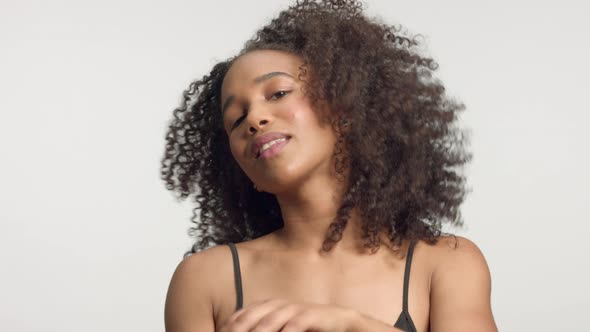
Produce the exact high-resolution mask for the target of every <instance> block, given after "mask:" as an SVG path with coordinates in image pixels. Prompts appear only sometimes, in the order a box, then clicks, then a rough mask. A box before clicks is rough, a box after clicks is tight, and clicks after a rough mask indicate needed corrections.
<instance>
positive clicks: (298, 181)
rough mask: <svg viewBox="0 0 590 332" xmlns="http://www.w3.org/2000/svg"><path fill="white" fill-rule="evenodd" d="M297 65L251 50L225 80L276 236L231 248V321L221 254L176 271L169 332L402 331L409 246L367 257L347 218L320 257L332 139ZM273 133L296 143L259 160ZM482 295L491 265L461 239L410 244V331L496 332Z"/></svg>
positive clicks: (354, 218)
mask: <svg viewBox="0 0 590 332" xmlns="http://www.w3.org/2000/svg"><path fill="white" fill-rule="evenodd" d="M301 64H302V59H301V58H299V57H298V56H296V55H293V54H290V53H287V52H283V51H274V50H258V51H253V52H250V53H247V54H245V55H243V56H241V57H240V58H239V59H237V60H236V62H235V63H234V64H233V65H232V67H231V68H230V70H229V72H228V73H227V75H226V77H225V79H224V82H223V86H222V96H221V100H222V103H223V104H222V105H223V106H222V107H223V108H224V109H225V112H224V113H223V119H224V121H223V123H224V128H225V131H226V133H227V135H228V137H229V142H230V147H231V151H232V154H233V156H234V158H235V159H236V161H237V162H238V163H239V165H240V166H241V168H242V169H243V170H244V172H245V173H246V174H247V175H248V177H249V178H250V179H251V180H252V181H253V182H254V183H255V184H256V185H257V187H258V188H259V190H264V191H266V192H269V193H273V194H275V195H276V197H277V200H278V202H279V204H280V206H281V213H282V216H283V220H284V227H283V228H281V229H280V230H278V231H275V232H273V233H270V234H267V235H265V236H262V237H260V238H257V239H254V240H251V241H245V242H242V243H238V244H236V246H237V248H238V252H239V255H240V256H239V257H240V267H241V272H242V283H243V284H242V286H243V291H244V306H243V308H242V309H241V310H239V311H235V306H236V293H235V285H234V278H233V277H234V275H233V265H232V257H231V252H230V250H229V247H228V246H225V245H221V246H215V247H212V248H209V249H206V250H203V251H201V252H199V253H196V254H193V255H191V256H190V257H188V258H186V259H185V260H183V261H182V262H180V264H179V265H178V267H177V268H176V271H175V272H174V275H173V277H172V280H171V282H170V286H169V289H168V296H167V299H166V308H165V323H166V331H168V332H188V331H203V332H213V331H218V332H219V331H221V332H241V331H248V332H250V331H255V332H262V331H264V332H278V331H282V332H285V331H287V332H295V331H297V332H299V331H301V332H303V331H321V332H345V331H346V332H348V331H351V332H352V331H400V330H399V329H397V328H394V327H393V324H394V323H395V321H396V320H397V317H398V315H399V314H400V312H401V310H402V290H403V287H402V286H403V272H404V266H405V256H404V254H405V253H406V252H407V248H408V243H407V241H404V243H403V244H402V246H401V248H400V249H401V250H400V251H399V252H400V254H396V253H394V252H392V251H391V250H389V246H390V245H391V244H390V243H389V242H388V240H387V237H386V236H385V235H384V234H382V236H381V239H382V243H383V246H382V247H381V248H380V250H379V251H377V252H376V253H374V254H371V253H370V252H369V251H367V250H366V249H364V248H363V246H362V240H361V237H360V234H361V232H360V226H359V225H360V223H359V213H358V211H357V210H352V214H351V219H350V221H349V223H348V225H347V227H346V229H345V230H344V232H343V235H342V239H341V240H340V242H338V244H337V245H336V246H335V247H334V248H333V249H332V250H331V251H330V252H329V253H327V254H326V253H321V252H320V251H319V248H321V245H322V242H323V240H324V235H325V232H326V229H327V227H328V225H329V224H330V223H331V222H332V221H333V218H334V216H335V215H336V212H337V209H338V205H339V204H338V202H339V199H340V197H341V194H342V192H343V187H342V183H341V182H339V181H338V180H337V179H336V176H335V173H334V170H333V166H332V165H333V159H332V152H333V147H334V143H335V137H336V136H335V133H334V132H333V130H332V128H331V127H330V126H329V125H323V124H322V123H320V121H319V119H318V116H317V115H316V113H315V112H314V110H313V109H312V107H311V105H310V103H309V100H308V99H307V98H306V97H305V96H304V95H303V93H302V91H301V88H302V87H303V82H302V81H300V80H298V78H297V77H298V73H299V65H301ZM228 101H229V102H228ZM271 131H279V132H284V133H287V134H288V135H290V136H292V138H291V140H290V141H289V143H288V144H287V145H286V146H285V147H284V149H283V150H282V151H281V153H280V154H278V155H276V156H275V157H273V158H270V159H263V160H260V159H255V158H254V156H253V155H252V153H251V152H250V144H251V143H252V140H253V139H254V138H255V137H257V136H258V135H260V134H263V133H267V132H271ZM490 293H491V279H490V272H489V269H488V266H487V263H486V261H485V258H484V256H483V255H482V253H481V251H480V250H479V248H478V247H477V246H476V245H475V244H474V243H473V242H472V241H470V240H469V239H466V238H464V237H441V238H440V239H439V241H438V243H437V244H435V245H428V244H427V243H425V242H423V241H419V242H418V243H417V244H416V247H415V250H414V257H413V260H412V270H411V278H410V286H409V311H410V314H411V316H412V319H413V320H414V323H415V325H416V328H417V329H418V331H420V332H422V331H433V332H446V331H453V332H455V331H481V332H488V331H489V332H492V331H497V328H496V325H495V322H494V318H493V315H492V311H491V306H490Z"/></svg>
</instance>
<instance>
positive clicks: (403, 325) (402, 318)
mask: <svg viewBox="0 0 590 332" xmlns="http://www.w3.org/2000/svg"><path fill="white" fill-rule="evenodd" d="M227 245H228V246H229V248H230V249H231V253H232V257H233V262H234V280H235V282H236V294H237V301H236V311H237V310H240V309H241V308H242V305H243V303H242V301H243V295H242V275H241V273H240V259H239V258H238V250H237V249H236V245H235V244H234V243H231V242H230V243H228V244H227ZM415 245H416V242H415V241H412V242H410V247H409V248H408V255H407V256H406V270H405V271H404V297H403V308H402V312H401V313H400V314H399V317H398V318H397V321H396V322H395V324H394V325H393V326H394V327H397V328H398V329H402V330H404V331H406V332H416V327H415V326H414V321H412V317H411V316H410V312H409V311H408V286H409V284H410V268H411V266H412V255H413V254H414V246H415Z"/></svg>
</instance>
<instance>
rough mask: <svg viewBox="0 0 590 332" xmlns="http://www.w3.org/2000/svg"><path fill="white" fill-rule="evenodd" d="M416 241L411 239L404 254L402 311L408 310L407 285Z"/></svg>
mask: <svg viewBox="0 0 590 332" xmlns="http://www.w3.org/2000/svg"><path fill="white" fill-rule="evenodd" d="M415 245H416V241H415V240H412V241H411V242H410V246H409V248H408V254H407V256H406V270H405V272H404V302H403V311H405V312H408V287H409V285H410V269H411V267H412V256H413V255H414V246H415Z"/></svg>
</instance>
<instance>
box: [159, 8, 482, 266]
mask: <svg viewBox="0 0 590 332" xmlns="http://www.w3.org/2000/svg"><path fill="white" fill-rule="evenodd" d="M362 9H363V5H362V4H361V3H359V2H357V1H354V0H332V1H327V0H326V1H307V0H305V1H297V2H296V3H295V4H293V5H292V6H290V7H289V8H288V9H287V10H283V11H281V12H280V13H279V15H278V17H276V18H274V19H273V20H272V21H271V22H270V23H269V24H267V25H266V26H264V27H262V28H261V29H259V30H258V31H257V32H256V34H255V36H254V37H253V38H252V39H250V40H248V41H247V42H246V43H245V45H244V47H243V49H242V50H241V51H240V52H239V54H237V55H235V56H234V57H231V58H229V59H227V60H226V61H222V62H219V63H217V64H216V65H215V66H213V68H212V70H211V71H210V73H209V74H207V75H205V76H203V77H202V78H201V79H200V80H196V81H193V82H192V83H191V84H190V86H189V87H188V89H187V90H185V91H184V93H183V100H182V102H181V105H180V106H179V107H178V108H176V109H175V110H174V111H173V119H172V120H171V121H170V122H169V127H168V132H167V134H166V146H165V153H164V156H163V158H162V160H161V178H162V180H164V182H165V184H166V188H167V189H169V190H171V191H174V192H176V193H177V199H185V198H187V197H188V196H189V195H194V201H195V202H196V203H197V204H196V207H195V208H194V209H193V217H192V218H191V222H192V223H194V224H195V226H193V227H191V228H190V229H189V234H190V235H191V236H194V237H195V238H196V241H195V243H194V245H193V246H192V249H191V250H190V251H188V252H186V254H185V255H189V254H190V253H195V252H198V251H200V250H203V249H205V248H207V247H209V246H211V244H212V243H213V244H226V243H228V242H241V241H245V240H250V239H254V238H257V237H260V236H263V235H265V234H268V233H271V232H273V231H275V230H277V229H279V228H281V227H282V226H283V220H282V216H281V213H280V206H279V204H278V201H277V199H276V197H275V196H274V195H273V194H271V193H266V192H258V191H256V190H254V189H253V183H252V181H251V180H250V179H249V178H248V177H247V176H246V174H245V173H244V172H243V171H242V169H241V168H240V167H239V165H238V164H237V162H236V160H235V159H234V158H233V156H232V154H231V151H230V148H229V140H228V137H227V135H226V133H225V131H224V129H223V124H222V117H221V111H220V110H221V106H220V103H221V101H220V97H221V85H222V82H223V79H224V76H225V74H226V73H227V71H228V69H229V68H230V66H231V65H232V63H233V62H234V61H235V60H236V59H237V58H238V57H240V56H241V55H244V54H246V53H248V52H251V51H253V50H262V49H267V50H280V51H286V52H290V53H292V54H295V55H298V56H299V57H301V58H302V59H303V65H302V66H301V67H300V69H301V70H302V72H301V74H300V79H302V80H303V81H304V82H305V84H304V85H305V86H304V91H305V93H306V95H307V96H308V97H309V100H310V102H311V103H312V105H313V106H314V111H315V112H318V113H319V112H322V111H321V110H323V109H324V108H320V107H316V106H317V105H319V104H320V103H327V105H329V107H328V109H329V114H318V115H321V116H322V119H329V120H330V121H331V124H332V127H333V129H334V130H335V133H336V134H337V143H336V146H335V149H334V151H335V152H334V160H335V168H336V170H337V172H338V173H339V174H340V175H342V174H343V172H344V170H345V169H347V170H348V171H349V173H348V174H347V175H348V176H347V177H346V181H347V183H346V191H345V193H344V194H343V198H342V201H341V203H340V206H339V208H338V212H337V215H336V217H335V219H334V221H333V222H332V223H331V224H330V227H329V228H328V230H327V233H326V236H325V239H324V243H323V246H322V250H325V251H329V250H330V249H331V247H332V246H333V245H334V244H335V243H336V242H338V241H339V240H340V238H341V236H342V232H343V230H344V228H345V227H346V224H347V222H348V220H349V219H350V211H351V209H353V208H354V207H358V208H359V211H360V212H361V216H362V218H361V219H362V220H361V226H362V239H363V243H364V245H365V247H367V248H370V249H371V250H372V251H373V252H374V251H375V250H378V249H379V246H380V241H379V238H378V234H380V233H382V232H383V231H386V232H387V234H388V237H389V239H390V240H391V242H392V243H393V244H395V245H399V244H401V241H402V240H404V239H422V240H425V241H426V242H428V243H431V244H432V243H435V242H436V238H437V237H438V236H440V235H441V234H442V230H441V229H442V224H443V222H444V223H449V224H452V225H454V226H462V225H463V220H462V216H461V213H460V210H459V206H460V204H461V203H462V202H463V200H464V198H465V195H466V193H467V192H468V190H467V189H466V185H465V176H464V175H463V172H462V170H463V166H464V165H465V164H466V163H468V162H469V161H470V160H471V157H472V156H471V153H470V152H469V151H468V150H467V146H468V143H469V140H468V135H466V134H467V131H466V130H464V129H461V128H460V127H459V126H458V125H457V118H458V114H459V113H460V112H461V111H463V110H464V109H465V106H464V104H462V103H461V102H458V101H456V100H455V99H453V98H450V97H447V96H446V94H445V88H444V86H443V84H442V83H441V81H440V80H439V79H437V78H434V76H433V72H434V71H436V70H437V68H438V65H437V63H436V62H435V61H434V60H433V59H432V58H430V57H428V56H425V55H422V54H421V53H422V52H420V50H419V46H420V42H419V39H418V38H417V36H416V35H412V34H409V33H407V32H403V31H402V30H406V29H402V27H401V26H398V27H395V26H393V25H387V24H384V23H382V22H381V21H380V19H378V18H368V17H367V16H366V15H364V14H363V13H362ZM418 36H419V35H418ZM199 211H200V213H199V214H197V213H198V212H199ZM197 215H198V217H197Z"/></svg>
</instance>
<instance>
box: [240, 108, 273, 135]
mask: <svg viewBox="0 0 590 332" xmlns="http://www.w3.org/2000/svg"><path fill="white" fill-rule="evenodd" d="M246 121H247V122H248V132H250V133H252V134H254V133H256V132H257V131H258V130H260V128H261V127H262V126H266V125H268V124H270V123H272V114H271V112H270V110H269V109H268V108H265V107H264V106H263V105H260V104H258V105H256V104H252V105H250V110H249V111H248V116H247V117H246Z"/></svg>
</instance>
